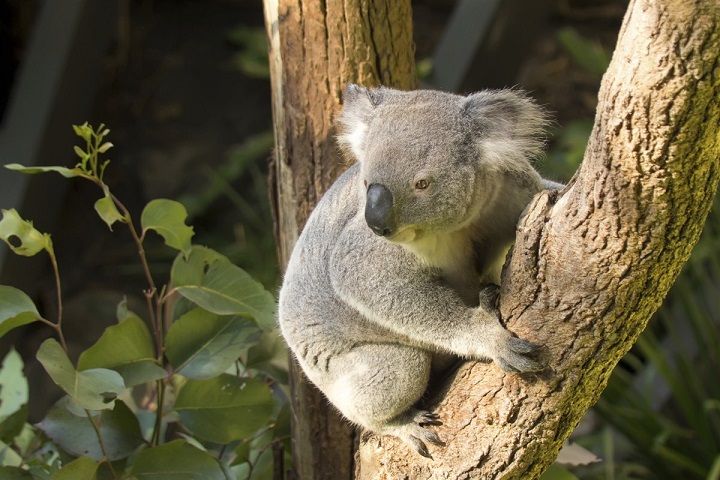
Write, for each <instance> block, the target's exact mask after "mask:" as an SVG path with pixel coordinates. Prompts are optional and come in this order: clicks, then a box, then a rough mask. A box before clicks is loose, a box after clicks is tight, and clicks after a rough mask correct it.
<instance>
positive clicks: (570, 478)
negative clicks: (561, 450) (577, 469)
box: [540, 463, 578, 480]
mask: <svg viewBox="0 0 720 480" xmlns="http://www.w3.org/2000/svg"><path fill="white" fill-rule="evenodd" d="M540 480H578V477H577V476H575V475H574V474H573V473H572V472H570V471H569V470H568V469H567V468H565V467H563V466H562V465H558V464H557V463H554V464H552V465H550V467H549V468H548V469H547V470H545V472H544V473H543V474H542V475H541V476H540Z"/></svg>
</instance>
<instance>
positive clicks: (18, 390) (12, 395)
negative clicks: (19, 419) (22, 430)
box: [0, 348, 28, 422]
mask: <svg viewBox="0 0 720 480" xmlns="http://www.w3.org/2000/svg"><path fill="white" fill-rule="evenodd" d="M27 402H28V383H27V379H26V378H25V375H23V361H22V358H20V354H18V353H17V352H16V351H15V349H14V348H11V349H10V351H9V352H8V354H7V355H5V360H3V363H2V368H1V369H0V422H2V421H3V420H5V419H6V418H8V417H9V416H10V415H12V414H14V413H15V412H17V411H19V410H20V409H21V408H22V406H23V405H26V404H27Z"/></svg>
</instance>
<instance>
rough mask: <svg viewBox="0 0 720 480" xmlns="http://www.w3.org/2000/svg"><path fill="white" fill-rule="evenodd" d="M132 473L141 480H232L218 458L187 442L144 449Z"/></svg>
mask: <svg viewBox="0 0 720 480" xmlns="http://www.w3.org/2000/svg"><path fill="white" fill-rule="evenodd" d="M131 473H132V474H133V476H134V477H135V478H137V480H176V479H183V480H230V479H229V478H228V477H227V476H226V475H225V473H224V471H223V469H222V467H221V466H220V464H219V463H218V461H217V460H216V459H214V458H213V457H211V456H210V455H209V454H207V453H206V452H203V451H202V450H198V449H197V448H195V447H193V446H191V445H188V444H187V443H186V442H185V441H184V440H175V441H173V442H170V443H166V444H165V445H161V446H159V447H155V448H148V449H146V450H143V451H142V452H140V453H139V454H138V456H137V458H136V459H135V463H134V464H133V466H132V470H131Z"/></svg>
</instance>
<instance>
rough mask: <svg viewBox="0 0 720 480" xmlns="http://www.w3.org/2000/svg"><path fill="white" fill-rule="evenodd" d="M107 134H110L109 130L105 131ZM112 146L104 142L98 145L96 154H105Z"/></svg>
mask: <svg viewBox="0 0 720 480" xmlns="http://www.w3.org/2000/svg"><path fill="white" fill-rule="evenodd" d="M106 132H107V133H110V130H106ZM112 147H114V145H113V144H112V143H110V142H105V143H103V144H102V145H100V146H99V147H98V149H97V151H98V153H105V152H107V151H108V150H110V149H111V148H112Z"/></svg>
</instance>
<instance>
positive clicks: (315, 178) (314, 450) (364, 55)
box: [264, 0, 416, 480]
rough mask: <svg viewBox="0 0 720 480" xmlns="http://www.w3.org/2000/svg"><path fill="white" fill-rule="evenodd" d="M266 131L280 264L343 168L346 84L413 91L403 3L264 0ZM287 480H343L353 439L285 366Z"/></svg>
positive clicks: (295, 371)
mask: <svg viewBox="0 0 720 480" xmlns="http://www.w3.org/2000/svg"><path fill="white" fill-rule="evenodd" d="M264 5H265V21H266V28H267V31H268V36H269V45H270V70H271V84H272V95H273V115H274V123H275V156H274V161H273V168H272V169H271V179H270V183H271V196H272V200H273V202H274V216H275V225H276V238H277V239H278V255H279V258H280V264H281V265H286V264H287V260H288V258H289V256H290V252H291V251H292V247H293V245H294V244H295V241H296V240H297V237H298V234H299V232H300V230H301V229H302V226H303V225H304V224H305V221H306V220H307V217H308V215H309V214H310V212H311V211H312V208H313V207H314V206H315V205H316V203H317V201H318V200H319V198H320V197H321V196H322V194H323V193H324V192H325V191H326V190H327V189H328V188H329V187H330V185H332V183H333V182H334V181H335V179H336V178H337V176H338V175H339V174H340V173H342V171H343V170H344V169H345V168H346V167H347V165H346V164H344V163H343V162H342V161H341V160H340V158H339V156H338V151H337V148H336V144H335V141H334V138H333V128H332V125H333V116H334V114H335V112H336V111H337V110H338V109H339V105H340V96H341V93H342V90H343V88H344V87H345V85H346V84H347V83H351V82H354V83H361V84H363V85H368V86H373V85H380V84H383V85H388V86H394V87H396V88H404V89H410V88H413V87H415V82H416V77H415V63H414V52H415V49H414V45H413V41H412V16H411V8H410V1H409V0H400V1H398V0H326V1H321V2H319V1H317V0H265V1H264ZM290 363H291V368H290V371H291V391H292V405H293V456H294V470H295V476H296V477H297V478H300V479H302V480H306V479H320V478H326V479H332V480H342V479H346V478H352V476H353V470H354V468H355V467H354V463H353V462H354V450H355V443H356V442H355V435H354V429H353V428H352V426H351V425H350V424H349V423H348V422H346V421H343V420H342V419H341V418H340V416H339V415H338V414H337V413H336V412H335V410H334V409H333V408H332V407H331V406H330V405H329V403H328V401H327V400H326V399H325V398H324V397H323V396H322V394H320V392H319V391H318V390H317V389H315V388H314V386H312V385H311V384H310V383H309V382H308V381H307V379H306V378H305V377H304V375H303V374H302V372H301V371H300V369H299V367H298V366H297V364H296V363H295V362H294V361H291V362H290Z"/></svg>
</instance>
